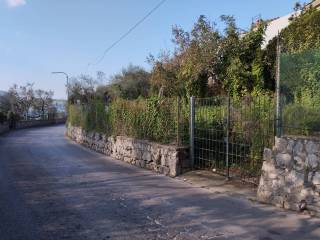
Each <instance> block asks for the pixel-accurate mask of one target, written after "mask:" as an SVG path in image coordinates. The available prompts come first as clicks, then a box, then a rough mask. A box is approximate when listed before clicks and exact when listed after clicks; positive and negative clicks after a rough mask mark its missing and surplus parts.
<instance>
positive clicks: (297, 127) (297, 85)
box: [279, 49, 320, 139]
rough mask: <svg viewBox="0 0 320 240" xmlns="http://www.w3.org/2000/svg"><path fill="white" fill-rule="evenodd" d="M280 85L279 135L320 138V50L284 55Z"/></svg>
mask: <svg viewBox="0 0 320 240" xmlns="http://www.w3.org/2000/svg"><path fill="white" fill-rule="evenodd" d="M279 54H280V53H279ZM279 82H280V83H279V84H280V93H279V98H280V106H279V107H280V119H281V123H280V135H284V136H299V137H300V136H304V137H305V136H308V137H315V138H319V139H320V50H319V49H309V50H306V51H303V52H298V53H281V54H280V67H279Z"/></svg>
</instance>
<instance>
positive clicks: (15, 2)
mask: <svg viewBox="0 0 320 240" xmlns="http://www.w3.org/2000/svg"><path fill="white" fill-rule="evenodd" d="M5 2H6V4H7V6H8V7H10V8H15V7H19V6H23V5H25V4H27V2H26V0H5Z"/></svg>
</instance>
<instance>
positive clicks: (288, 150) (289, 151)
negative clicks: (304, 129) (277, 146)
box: [287, 139, 295, 154]
mask: <svg viewBox="0 0 320 240" xmlns="http://www.w3.org/2000/svg"><path fill="white" fill-rule="evenodd" d="M294 145H295V142H294V140H292V139H290V140H289V141H288V145H287V152H288V153H290V154H292V153H293V148H294Z"/></svg>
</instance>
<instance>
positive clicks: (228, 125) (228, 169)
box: [226, 95, 231, 180]
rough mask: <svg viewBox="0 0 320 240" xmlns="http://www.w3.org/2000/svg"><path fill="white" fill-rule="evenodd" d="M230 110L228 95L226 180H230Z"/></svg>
mask: <svg viewBox="0 0 320 240" xmlns="http://www.w3.org/2000/svg"><path fill="white" fill-rule="evenodd" d="M230 108H231V100H230V95H228V104H227V129H226V168H227V180H229V179H230V167H229V131H230Z"/></svg>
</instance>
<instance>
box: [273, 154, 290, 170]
mask: <svg viewBox="0 0 320 240" xmlns="http://www.w3.org/2000/svg"><path fill="white" fill-rule="evenodd" d="M276 163H277V166H279V167H282V168H288V169H291V168H292V166H293V163H294V162H293V158H292V156H291V155H290V154H288V153H279V154H277V156H276Z"/></svg>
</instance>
